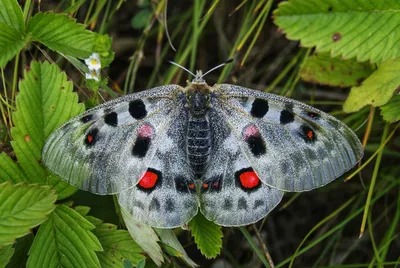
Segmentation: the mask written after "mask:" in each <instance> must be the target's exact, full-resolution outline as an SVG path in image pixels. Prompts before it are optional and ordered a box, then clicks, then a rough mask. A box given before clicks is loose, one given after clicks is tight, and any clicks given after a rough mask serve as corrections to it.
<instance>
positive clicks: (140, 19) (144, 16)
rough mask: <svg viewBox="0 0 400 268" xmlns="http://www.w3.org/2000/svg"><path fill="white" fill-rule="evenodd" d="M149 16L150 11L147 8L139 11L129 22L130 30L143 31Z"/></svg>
mask: <svg viewBox="0 0 400 268" xmlns="http://www.w3.org/2000/svg"><path fill="white" fill-rule="evenodd" d="M151 15H152V11H151V10H150V9H148V8H146V9H142V10H140V11H139V12H138V13H136V14H135V16H134V17H133V18H132V20H131V26H132V28H133V29H136V30H140V29H143V28H144V27H145V26H146V24H147V21H148V20H149V17H150V16H151Z"/></svg>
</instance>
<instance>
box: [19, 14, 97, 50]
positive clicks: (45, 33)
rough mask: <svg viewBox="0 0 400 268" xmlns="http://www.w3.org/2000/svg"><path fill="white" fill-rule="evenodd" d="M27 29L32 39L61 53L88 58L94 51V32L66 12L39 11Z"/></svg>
mask: <svg viewBox="0 0 400 268" xmlns="http://www.w3.org/2000/svg"><path fill="white" fill-rule="evenodd" d="M26 31H27V33H30V34H31V40H33V41H38V42H40V43H42V44H44V45H45V46H47V47H48V48H50V49H53V50H55V51H57V52H58V53H61V54H64V55H68V56H73V57H78V58H87V57H89V56H90V54H91V53H92V46H93V38H94V34H93V32H90V31H88V30H86V29H85V26H84V25H83V24H80V23H77V22H76V21H75V20H74V19H73V18H70V17H68V16H67V15H65V14H54V13H51V12H47V13H41V12H39V13H37V14H36V15H35V16H34V17H33V18H31V19H30V20H29V22H28V26H27V29H26Z"/></svg>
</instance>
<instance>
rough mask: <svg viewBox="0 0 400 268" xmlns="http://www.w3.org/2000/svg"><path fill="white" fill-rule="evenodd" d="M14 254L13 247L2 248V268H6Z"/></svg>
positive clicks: (0, 252)
mask: <svg viewBox="0 0 400 268" xmlns="http://www.w3.org/2000/svg"><path fill="white" fill-rule="evenodd" d="M13 254H14V249H13V247H12V245H8V246H4V247H0V267H6V265H7V264H8V263H9V262H10V259H11V257H12V256H13Z"/></svg>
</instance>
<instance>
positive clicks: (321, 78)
mask: <svg viewBox="0 0 400 268" xmlns="http://www.w3.org/2000/svg"><path fill="white" fill-rule="evenodd" d="M373 71H374V70H373V68H372V66H371V64H369V63H367V62H356V61H354V60H341V59H339V58H331V57H330V56H329V54H326V53H322V54H317V55H313V56H311V57H309V58H308V59H307V60H306V62H305V63H304V64H303V66H302V67H301V69H300V77H301V78H302V79H303V80H305V81H307V82H311V83H316V84H322V85H329V86H338V87H351V86H356V85H359V84H361V81H363V80H364V79H365V78H366V77H368V76H369V75H370V74H371V73H372V72H373Z"/></svg>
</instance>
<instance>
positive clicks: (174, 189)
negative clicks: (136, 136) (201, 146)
mask: <svg viewBox="0 0 400 268" xmlns="http://www.w3.org/2000/svg"><path fill="white" fill-rule="evenodd" d="M187 118H188V114H187V110H185V109H183V110H182V111H180V112H179V115H178V116H176V117H175V118H174V120H173V122H172V124H171V125H170V126H169V127H168V129H167V131H166V133H165V135H163V140H162V141H160V144H159V145H158V146H157V150H156V153H155V155H154V157H153V158H152V160H151V161H150V162H149V163H148V168H147V171H146V173H145V176H147V177H149V178H150V177H151V176H153V177H154V178H157V181H156V183H155V185H154V187H147V188H146V185H144V184H143V183H142V181H143V179H142V180H141V181H140V182H139V183H138V184H137V185H136V186H135V187H133V188H131V189H129V190H126V191H122V192H121V193H119V194H118V201H119V203H120V205H121V206H122V207H124V208H125V209H126V210H127V211H128V212H130V213H131V215H133V217H134V218H136V219H137V220H139V221H141V222H143V223H145V224H147V225H150V226H152V227H155V228H174V227H178V226H181V225H183V224H185V223H187V222H189V221H190V219H191V218H193V217H194V216H195V215H196V214H197V211H198V206H199V201H198V197H197V195H196V186H195V183H196V182H195V181H194V177H195V176H194V173H193V171H192V169H191V167H190V164H189V162H188V161H187V153H186V146H185V144H186V133H187V121H188V119H187Z"/></svg>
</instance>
